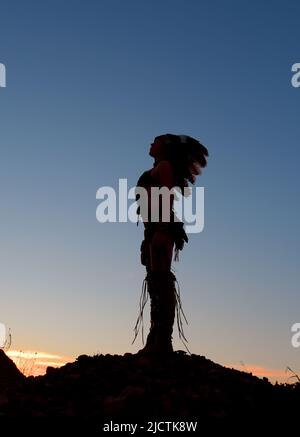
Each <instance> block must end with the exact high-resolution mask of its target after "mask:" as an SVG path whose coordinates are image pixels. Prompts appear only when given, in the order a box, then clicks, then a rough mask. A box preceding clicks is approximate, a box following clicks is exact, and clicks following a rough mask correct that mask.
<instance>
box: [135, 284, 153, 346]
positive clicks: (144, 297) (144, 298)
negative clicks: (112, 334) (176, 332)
mask: <svg viewBox="0 0 300 437" xmlns="http://www.w3.org/2000/svg"><path fill="white" fill-rule="evenodd" d="M148 297H149V296H148V276H146V278H145V279H144V280H143V285H142V293H141V297H140V304H139V307H140V313H139V315H138V318H137V321H136V324H135V327H134V339H133V341H132V343H131V344H133V343H134V342H135V340H136V338H137V336H138V333H139V330H140V327H142V341H143V344H144V320H143V314H144V308H145V305H146V303H147V302H148Z"/></svg>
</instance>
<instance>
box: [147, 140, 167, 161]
mask: <svg viewBox="0 0 300 437" xmlns="http://www.w3.org/2000/svg"><path fill="white" fill-rule="evenodd" d="M163 152H164V144H163V142H162V141H161V140H160V139H159V138H154V141H153V143H151V146H150V151H149V155H150V156H152V157H153V158H156V157H158V156H159V155H161V154H162V153H163Z"/></svg>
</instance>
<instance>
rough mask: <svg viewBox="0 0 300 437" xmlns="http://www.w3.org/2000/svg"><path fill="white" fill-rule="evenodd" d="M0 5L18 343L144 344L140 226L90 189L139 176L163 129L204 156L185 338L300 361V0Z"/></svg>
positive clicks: (1, 101)
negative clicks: (201, 218)
mask: <svg viewBox="0 0 300 437" xmlns="http://www.w3.org/2000/svg"><path fill="white" fill-rule="evenodd" d="M0 7H1V10H0V62H2V63H4V64H5V65H6V68H7V88H5V89H0V139H1V140H0V141H1V160H0V178H1V184H0V196H1V197H0V199H1V231H0V242H1V254H0V287H1V305H0V311H1V313H0V319H1V320H2V321H4V322H5V323H6V324H7V325H8V326H10V327H11V329H12V333H13V348H14V349H22V350H25V349H30V350H38V351H41V350H42V351H48V352H51V353H58V354H62V355H72V356H76V355H78V354H81V353H89V354H92V353H97V352H98V353H120V354H122V353H124V352H126V351H128V352H135V351H136V350H137V349H138V348H139V347H140V346H141V341H140V338H139V341H137V342H136V343H135V344H134V345H133V346H131V341H132V338H133V326H134V323H135V320H136V317H137V312H138V299H139V295H140V291H141V282H142V279H143V277H144V270H143V267H142V266H141V265H140V264H139V247H140V242H141V239H142V226H140V227H139V228H137V227H136V226H135V225H134V224H131V223H128V224H100V223H98V222H97V221H96V218H95V211H96V207H97V204H98V202H97V201H96V198H95V194H96V190H97V189H98V188H99V187H100V186H102V185H112V186H117V183H118V179H119V178H128V181H129V184H131V185H134V184H135V183H136V180H137V178H138V176H139V175H140V173H141V172H142V171H144V170H145V169H147V168H150V167H151V166H152V161H151V158H150V157H149V156H148V149H149V144H150V142H151V141H152V139H153V137H154V136H156V135H159V134H161V133H166V132H172V133H184V134H188V135H192V136H195V137H196V138H198V139H199V140H201V141H202V142H203V143H204V144H205V145H206V146H207V147H208V149H209V152H210V159H209V165H208V167H207V169H206V170H205V171H204V174H203V176H202V177H201V178H198V180H197V185H198V186H204V187H205V228H204V232H202V233H201V234H197V235H191V238H190V242H189V244H188V245H187V246H186V248H185V250H184V252H183V253H182V255H181V261H180V263H179V264H175V268H176V274H177V277H178V280H179V282H180V284H181V288H182V298H183V303H184V308H185V312H186V314H187V315H188V319H189V321H190V324H189V326H188V328H187V329H186V334H187V336H188V338H189V345H190V349H191V351H192V352H194V353H197V354H201V355H206V356H207V357H209V358H210V359H212V360H214V361H217V362H220V363H223V364H228V363H239V361H240V360H242V361H243V362H244V363H245V364H246V365H247V364H248V363H249V364H251V363H252V364H257V365H262V366H265V367H273V368H278V369H284V368H285V367H286V366H287V365H289V366H290V367H292V368H294V369H295V370H298V371H300V349H293V348H292V346H291V335H292V334H291V332H290V329H291V325H292V324H293V323H295V322H300V297H299V254H298V251H299V229H298V226H299V215H300V214H299V179H298V166H299V158H300V152H299V138H300V125H299V114H300V88H298V89H296V88H293V87H292V86H291V83H290V79H291V76H292V73H291V66H292V64H293V63H295V62H300V51H299V16H300V5H299V2H297V1H288V2H286V1H273V2H261V1H245V0H239V1H238V0H236V1H232V0H228V1H221V0H219V1H211V0H209V1H208V0H207V1H191V0H190V1H183V0H182V1H178V0H172V1H171V0H164V1H151V2H150V1H121V0H119V1H115V0H112V1H111V0H110V1H108V0H107V1H100V0H99V1H91V0H90V1H87V2H84V1H78V0H73V1H68V2H62V1H58V0H52V1H43V2H39V1H26V2H23V1H14V0H13V1H2V2H1V6H0ZM147 312H148V311H147ZM175 346H176V347H177V348H181V349H182V348H183V347H182V345H181V343H180V342H179V341H178V336H177V331H175Z"/></svg>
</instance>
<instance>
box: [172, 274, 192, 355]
mask: <svg viewBox="0 0 300 437" xmlns="http://www.w3.org/2000/svg"><path fill="white" fill-rule="evenodd" d="M174 277H175V283H176V285H177V289H176V287H174V291H175V298H176V303H175V309H176V319H177V329H178V335H179V338H180V340H181V342H182V344H183V346H184V347H185V349H186V351H187V352H188V353H189V354H190V355H191V352H190V350H189V348H188V347H187V344H186V343H188V340H187V338H186V336H185V334H184V330H183V323H182V318H181V316H183V318H184V321H185V323H186V324H187V325H188V321H187V318H186V316H185V314H184V311H183V308H182V302H181V296H180V286H179V283H178V281H177V279H176V276H175V275H174ZM177 290H178V291H177Z"/></svg>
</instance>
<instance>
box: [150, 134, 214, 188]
mask: <svg viewBox="0 0 300 437" xmlns="http://www.w3.org/2000/svg"><path fill="white" fill-rule="evenodd" d="M149 154H150V155H151V156H152V157H153V158H154V159H155V160H156V161H159V160H162V159H166V160H168V161H170V162H171V164H172V165H173V170H174V175H175V178H176V181H177V185H178V186H179V187H180V188H181V190H182V191H183V188H184V187H188V186H189V182H190V183H192V184H194V183H195V181H196V177H197V176H198V175H199V174H201V170H202V168H204V167H206V165H207V157H208V150H207V148H206V147H204V146H203V145H202V144H201V143H200V142H199V141H198V140H196V139H195V138H192V137H190V136H188V135H173V134H165V135H160V136H158V137H155V139H154V141H153V143H152V144H151V147H150V152H149Z"/></svg>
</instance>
